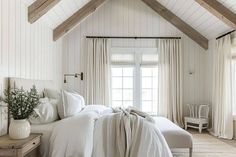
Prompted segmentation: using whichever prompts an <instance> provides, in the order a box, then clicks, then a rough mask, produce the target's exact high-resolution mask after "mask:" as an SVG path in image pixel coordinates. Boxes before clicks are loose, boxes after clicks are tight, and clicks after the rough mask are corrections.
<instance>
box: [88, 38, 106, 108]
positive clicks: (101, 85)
mask: <svg viewBox="0 0 236 157" xmlns="http://www.w3.org/2000/svg"><path fill="white" fill-rule="evenodd" d="M87 42H88V52H87V70H86V103H87V104H100V105H106V106H108V105H109V98H110V96H109V84H110V83H109V70H110V68H109V56H110V54H109V41H108V40H107V39H87Z"/></svg>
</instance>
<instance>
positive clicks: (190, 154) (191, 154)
mask: <svg viewBox="0 0 236 157" xmlns="http://www.w3.org/2000/svg"><path fill="white" fill-rule="evenodd" d="M192 156H193V148H189V157H192Z"/></svg>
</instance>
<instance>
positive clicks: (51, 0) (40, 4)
mask: <svg viewBox="0 0 236 157" xmlns="http://www.w3.org/2000/svg"><path fill="white" fill-rule="evenodd" d="M60 1H61V0H36V1H35V2H34V3H33V4H31V5H30V6H29V7H28V21H29V22H30V23H34V22H35V21H37V20H38V19H39V18H40V17H42V16H43V15H44V14H46V13H47V12H48V11H49V10H50V9H51V8H53V7H54V6H55V5H56V4H57V3H58V2H60Z"/></svg>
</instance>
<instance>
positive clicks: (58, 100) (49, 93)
mask: <svg viewBox="0 0 236 157" xmlns="http://www.w3.org/2000/svg"><path fill="white" fill-rule="evenodd" d="M44 95H45V96H46V97H48V98H49V99H53V103H54V104H56V106H57V111H58V114H59V117H60V118H61V119H62V118H64V117H63V115H64V111H63V102H62V95H61V93H60V92H58V91H56V90H52V89H44Z"/></svg>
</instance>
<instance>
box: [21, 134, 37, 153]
mask: <svg viewBox="0 0 236 157" xmlns="http://www.w3.org/2000/svg"><path fill="white" fill-rule="evenodd" d="M39 145H40V137H37V138H35V139H34V140H32V141H30V142H29V143H28V144H27V145H26V146H25V147H24V148H23V149H22V152H24V154H27V153H29V152H31V151H32V150H34V149H35V148H36V147H38V146H39Z"/></svg>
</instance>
